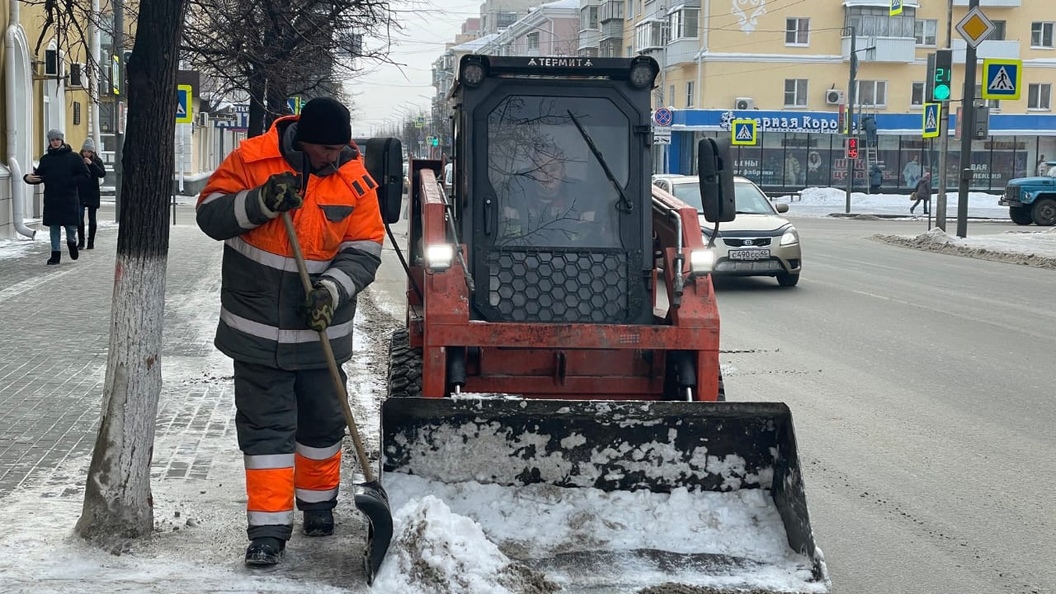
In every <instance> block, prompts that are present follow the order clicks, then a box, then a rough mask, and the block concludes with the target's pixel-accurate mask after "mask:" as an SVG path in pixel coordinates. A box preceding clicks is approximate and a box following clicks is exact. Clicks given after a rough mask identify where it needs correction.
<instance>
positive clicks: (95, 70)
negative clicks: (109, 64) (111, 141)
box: [88, 0, 103, 155]
mask: <svg viewBox="0 0 1056 594" xmlns="http://www.w3.org/2000/svg"><path fill="white" fill-rule="evenodd" d="M89 27H90V30H91V32H92V41H91V51H92V61H93V62H95V66H93V67H92V69H91V70H92V76H91V79H92V83H91V84H92V92H91V93H89V94H88V97H89V99H90V100H91V102H92V105H91V109H90V110H89V111H88V114H89V119H90V120H91V126H90V128H89V130H88V134H89V135H90V136H91V137H92V142H93V143H94V144H95V152H96V154H99V155H101V154H102V152H103V144H102V142H103V141H102V139H101V138H100V137H99V95H100V93H99V70H100V69H101V68H102V67H103V63H102V58H101V57H100V56H101V53H100V49H99V47H100V40H99V37H100V35H99V0H92V22H91V23H89Z"/></svg>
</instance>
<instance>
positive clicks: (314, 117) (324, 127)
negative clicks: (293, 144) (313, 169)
mask: <svg viewBox="0 0 1056 594" xmlns="http://www.w3.org/2000/svg"><path fill="white" fill-rule="evenodd" d="M294 140H296V141H298V142H310V143H312V144H330V145H334V144H348V143H349V142H350V141H351V140H352V118H351V116H350V115H349V113H348V108H346V107H345V106H344V105H341V103H340V102H338V101H336V100H334V99H331V98H330V97H316V98H315V99H312V100H311V101H309V102H308V103H306V104H305V105H304V107H302V108H301V117H300V119H299V120H297V136H296V137H295V138H294Z"/></svg>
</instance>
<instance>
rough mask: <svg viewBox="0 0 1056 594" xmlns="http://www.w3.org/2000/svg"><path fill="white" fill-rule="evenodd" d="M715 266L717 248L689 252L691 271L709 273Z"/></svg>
mask: <svg viewBox="0 0 1056 594" xmlns="http://www.w3.org/2000/svg"><path fill="white" fill-rule="evenodd" d="M714 268H715V250H693V251H691V252H689V271H690V272H691V273H693V274H707V273H709V272H711V271H712V269H714Z"/></svg>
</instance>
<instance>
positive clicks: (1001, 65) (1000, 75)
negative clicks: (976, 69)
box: [982, 59, 1023, 99]
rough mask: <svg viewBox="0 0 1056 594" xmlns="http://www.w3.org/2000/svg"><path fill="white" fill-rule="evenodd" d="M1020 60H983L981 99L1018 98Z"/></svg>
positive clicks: (1021, 62)
mask: <svg viewBox="0 0 1056 594" xmlns="http://www.w3.org/2000/svg"><path fill="white" fill-rule="evenodd" d="M1022 82H1023V61H1022V60H997V59H986V60H983V83H984V84H983V89H982V96H983V99H1019V95H1020V90H1021V87H1022V86H1023V85H1022V84H1021V83H1022Z"/></svg>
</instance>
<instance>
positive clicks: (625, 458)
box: [382, 397, 831, 594]
mask: <svg viewBox="0 0 1056 594" xmlns="http://www.w3.org/2000/svg"><path fill="white" fill-rule="evenodd" d="M382 444H383V445H382V450H383V451H382V458H383V472H384V479H383V480H384V482H385V485H386V488H387V490H388V492H389V496H390V499H391V501H392V509H394V510H397V509H399V508H400V507H401V506H404V505H409V504H411V503H413V502H415V501H421V500H422V499H429V497H428V496H433V497H435V498H436V499H439V500H440V501H442V502H443V503H444V504H445V505H446V508H447V509H449V510H450V513H451V514H453V515H455V516H464V517H466V518H470V519H472V521H473V522H475V523H476V524H478V525H479V527H480V529H481V530H482V531H483V535H484V537H486V539H487V540H488V541H490V542H491V543H494V545H495V546H497V547H498V550H499V551H501V552H502V553H503V554H504V555H505V556H506V557H508V558H509V559H510V560H511V561H514V562H517V563H519V564H521V566H522V567H523V568H526V569H524V570H525V571H530V572H533V573H536V574H539V575H542V576H545V581H546V582H547V583H549V584H551V585H553V586H554V588H555V591H560V592H583V593H586V592H638V593H641V594H660V593H663V592H670V593H677V594H703V593H710V592H745V591H747V592H828V591H829V589H830V587H831V586H830V582H829V577H828V572H827V570H826V567H825V561H824V558H823V556H822V554H821V551H820V550H819V549H818V548H817V547H816V546H815V544H814V535H813V532H812V530H811V526H810V519H809V516H808V513H807V502H806V494H805V493H804V488H803V478H802V472H801V469H800V465H799V459H798V456H797V449H796V439H795V433H794V430H793V426H792V415H791V412H790V411H789V409H788V407H787V406H785V405H784V404H779V403H730V402H718V403H710V402H639V401H635V402H626V401H621V402H613V401H596V400H595V401H570V400H521V399H495V398H472V397H469V398H465V397H462V398H442V399H430V398H390V399H388V400H387V401H386V402H385V403H384V405H383V407H382ZM430 500H431V499H430ZM396 515H397V516H399V514H398V513H397V514H396Z"/></svg>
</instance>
